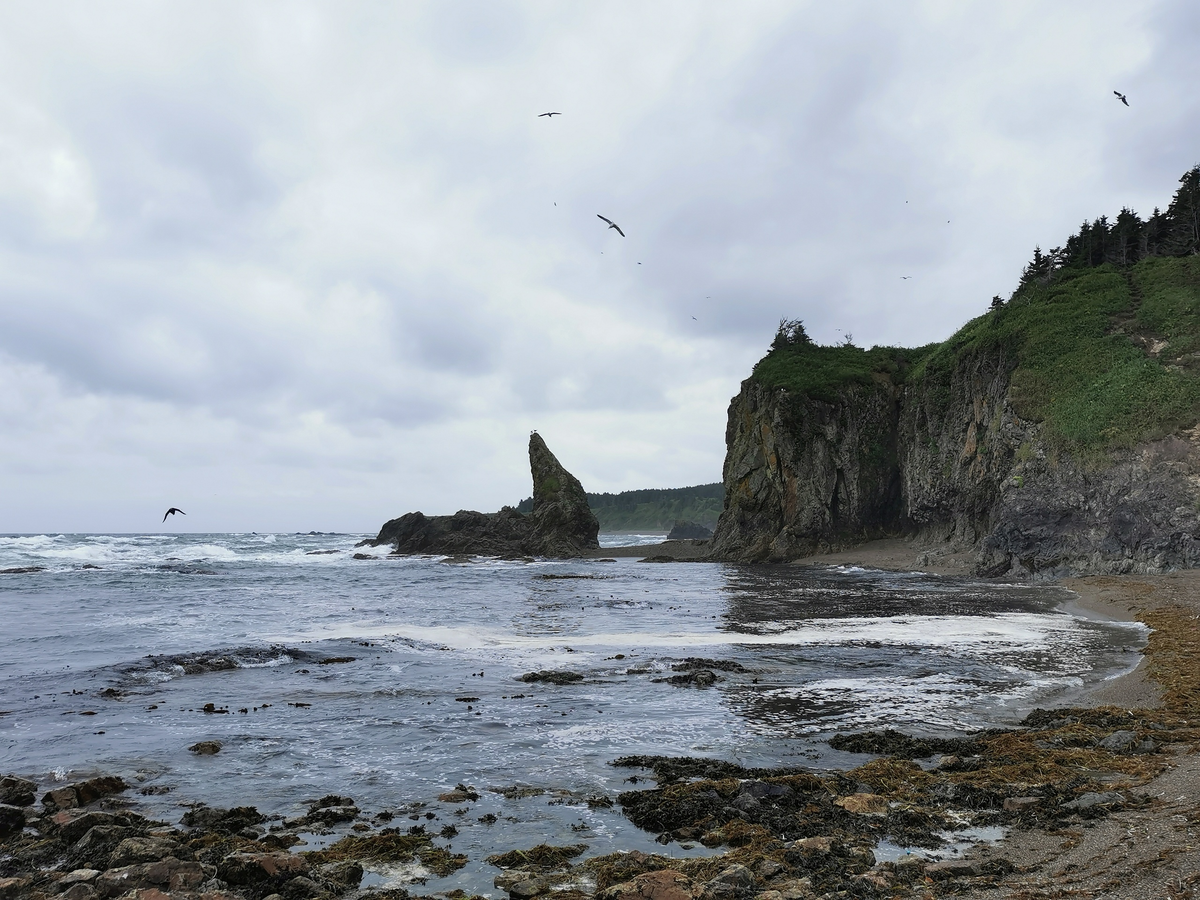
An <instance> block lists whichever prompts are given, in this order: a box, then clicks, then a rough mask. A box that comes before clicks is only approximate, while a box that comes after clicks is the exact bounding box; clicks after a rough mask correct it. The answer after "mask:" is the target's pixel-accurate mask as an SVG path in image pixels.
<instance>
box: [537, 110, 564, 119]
mask: <svg viewBox="0 0 1200 900" xmlns="http://www.w3.org/2000/svg"><path fill="white" fill-rule="evenodd" d="M561 115H562V113H560V112H552V113H538V118H539V119H540V118H541V117H542V116H561Z"/></svg>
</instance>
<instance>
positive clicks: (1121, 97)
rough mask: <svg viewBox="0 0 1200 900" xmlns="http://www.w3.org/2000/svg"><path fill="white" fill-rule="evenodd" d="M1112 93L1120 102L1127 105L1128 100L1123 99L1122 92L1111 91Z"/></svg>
mask: <svg viewBox="0 0 1200 900" xmlns="http://www.w3.org/2000/svg"><path fill="white" fill-rule="evenodd" d="M1113 93H1114V94H1116V95H1117V99H1118V100H1120V101H1121V102H1122V103H1124V104H1125V105H1126V106H1128V105H1129V101H1128V100H1126V99H1125V95H1124V94H1122V93H1121V92H1120V91H1113Z"/></svg>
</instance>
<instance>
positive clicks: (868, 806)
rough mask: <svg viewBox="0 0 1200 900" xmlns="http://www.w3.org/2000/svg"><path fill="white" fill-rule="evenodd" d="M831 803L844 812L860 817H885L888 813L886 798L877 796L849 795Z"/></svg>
mask: <svg viewBox="0 0 1200 900" xmlns="http://www.w3.org/2000/svg"><path fill="white" fill-rule="evenodd" d="M833 802H834V803H836V804H837V805H838V806H840V807H841V808H842V809H844V810H845V811H846V812H848V813H855V814H857V815H860V816H886V815H887V811H888V802H887V798H886V797H881V796H879V794H851V795H850V796H849V797H838V799H836V800H834V801H833Z"/></svg>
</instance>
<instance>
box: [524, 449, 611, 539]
mask: <svg viewBox="0 0 1200 900" xmlns="http://www.w3.org/2000/svg"><path fill="white" fill-rule="evenodd" d="M529 470H530V473H531V474H532V475H533V512H532V513H531V514H530V518H531V519H533V534H532V536H531V540H530V543H529V548H530V552H532V553H534V554H535V555H538V556H559V557H563V556H566V557H570V556H578V555H579V551H580V550H595V549H598V548H599V547H600V541H599V533H600V523H599V522H598V521H597V520H596V516H595V514H594V513H593V512H592V510H591V507H589V506H588V502H587V494H586V493H585V492H584V490H583V485H581V484H580V483H579V479H578V478H576V477H575V476H574V475H572V474H571V473H570V472H568V471H567V470H566V469H564V468H563V467H562V463H560V462H559V461H558V459H557V458H556V457H555V455H554V454H553V453H551V452H550V449H549V448H548V447H547V446H546V442H545V441H544V440H542V437H541V435H539V434H538V433H537V432H536V431H535V432H534V433H533V434H532V435H530V436H529Z"/></svg>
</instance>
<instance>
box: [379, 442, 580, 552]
mask: <svg viewBox="0 0 1200 900" xmlns="http://www.w3.org/2000/svg"><path fill="white" fill-rule="evenodd" d="M529 468H530V472H531V474H532V475H533V512H532V513H530V514H529V515H522V514H521V513H519V512H517V511H516V510H515V509H512V508H510V507H505V508H504V509H502V510H500V512H498V513H481V512H474V511H473V510H459V511H458V512H456V513H455V514H454V515H452V516H426V515H425V514H424V513H421V512H411V513H407V514H405V515H403V516H400V517H399V518H398V519H391V520H390V521H388V522H386V523H384V526H383V528H381V529H380V530H379V534H378V536H377V537H376V538H375V540H373V541H370V542H369V543H371V544H372V545H374V546H376V547H378V546H380V545H383V544H391V545H392V547H393V548H394V549H393V552H394V553H399V554H415V553H436V554H446V555H449V556H454V555H459V554H464V555H465V554H470V555H478V556H549V557H555V558H560V559H569V558H571V557H575V556H579V555H580V554H581V553H582V552H583V551H584V550H594V549H597V548H598V547H599V546H600V542H599V540H598V535H599V531H600V523H599V522H598V521H597V520H596V516H595V515H594V514H593V513H592V511H591V508H590V507H589V506H588V503H587V494H586V493H585V492H584V490H583V486H582V485H581V484H580V483H579V479H578V478H576V477H575V476H574V475H572V474H571V473H570V472H568V471H567V470H566V469H564V468H563V466H562V464H561V463H560V462H559V461H558V459H557V458H555V456H554V454H553V453H551V452H550V450H549V448H548V447H547V446H546V442H545V441H543V440H542V438H541V436H540V435H538V434H537V433H536V432H535V433H534V434H533V435H531V436H530V438H529Z"/></svg>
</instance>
